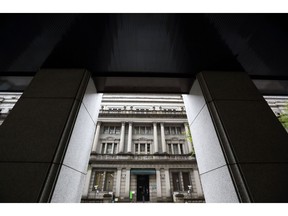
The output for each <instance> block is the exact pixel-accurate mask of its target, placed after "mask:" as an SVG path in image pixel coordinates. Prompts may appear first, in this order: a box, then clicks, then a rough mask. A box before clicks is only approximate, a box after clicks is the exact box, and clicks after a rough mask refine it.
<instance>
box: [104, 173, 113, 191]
mask: <svg viewBox="0 0 288 216" xmlns="http://www.w3.org/2000/svg"><path fill="white" fill-rule="evenodd" d="M105 177H106V178H105V188H104V190H105V191H112V190H113V180H114V172H106V176H105Z"/></svg>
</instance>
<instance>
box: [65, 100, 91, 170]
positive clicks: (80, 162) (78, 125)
mask: <svg viewBox="0 0 288 216" xmlns="http://www.w3.org/2000/svg"><path fill="white" fill-rule="evenodd" d="M94 132H95V125H94V123H93V121H92V119H91V118H90V115H89V114H88V112H87V110H86V109H85V108H84V105H83V104H81V107H80V110H79V113H78V116H77V119H76V122H75V125H74V128H73V131H72V135H71V138H70V141H69V144H68V148H67V151H66V154H65V158H64V162H63V164H65V165H67V166H69V167H72V168H73V169H76V170H78V171H79V172H82V173H86V172H87V165H88V161H89V156H90V153H91V148H92V144H93V139H94Z"/></svg>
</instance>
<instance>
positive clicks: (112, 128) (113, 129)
mask: <svg viewBox="0 0 288 216" xmlns="http://www.w3.org/2000/svg"><path fill="white" fill-rule="evenodd" d="M114 133H115V127H113V126H110V127H109V134H114Z"/></svg>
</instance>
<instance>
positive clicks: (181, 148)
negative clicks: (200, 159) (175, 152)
mask: <svg viewBox="0 0 288 216" xmlns="http://www.w3.org/2000/svg"><path fill="white" fill-rule="evenodd" d="M179 145H180V154H184V152H183V145H182V144H179Z"/></svg>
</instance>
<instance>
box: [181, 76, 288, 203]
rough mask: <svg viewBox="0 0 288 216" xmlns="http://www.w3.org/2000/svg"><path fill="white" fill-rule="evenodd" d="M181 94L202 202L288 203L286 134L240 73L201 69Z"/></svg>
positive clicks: (287, 138)
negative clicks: (197, 169)
mask: <svg viewBox="0 0 288 216" xmlns="http://www.w3.org/2000/svg"><path fill="white" fill-rule="evenodd" d="M196 78H197V79H196V80H195V82H194V84H193V86H192V88H191V90H190V93H189V95H186V96H184V97H183V98H184V103H185V106H186V111H187V117H188V120H189V123H190V128H191V133H192V137H193V145H194V148H195V151H196V157H197V164H198V167H199V173H200V178H201V183H202V187H203V192H204V196H205V200H206V202H225V203H226V202H261V203H263V202H276V203H278V202H288V196H287V194H288V187H287V182H288V175H287V170H288V163H287V162H288V157H287V152H288V145H287V143H288V136H287V132H286V131H285V129H284V128H283V127H282V125H281V123H280V122H279V120H278V119H277V118H276V117H275V115H274V113H273V112H272V110H271V109H270V107H269V106H268V104H267V103H266V101H265V100H264V98H263V97H262V95H261V94H260V93H259V92H258V90H257V88H256V87H255V85H254V84H253V82H252V81H251V80H250V78H249V76H248V75H247V74H246V73H244V72H229V73H227V72H201V73H199V74H198V75H197V77H196Z"/></svg>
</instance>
